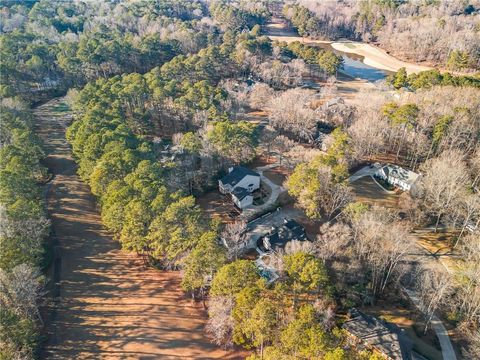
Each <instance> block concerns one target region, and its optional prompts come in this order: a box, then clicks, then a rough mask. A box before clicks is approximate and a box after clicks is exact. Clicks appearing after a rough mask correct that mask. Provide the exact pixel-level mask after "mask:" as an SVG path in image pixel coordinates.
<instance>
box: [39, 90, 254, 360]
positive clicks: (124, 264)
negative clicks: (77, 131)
mask: <svg viewBox="0 0 480 360" xmlns="http://www.w3.org/2000/svg"><path fill="white" fill-rule="evenodd" d="M60 104H61V101H60V100H58V99H56V100H52V101H50V102H48V103H47V104H44V105H42V106H39V107H38V108H37V109H36V110H35V116H36V127H37V131H38V133H39V134H40V136H41V138H42V139H43V141H44V143H45V150H46V153H47V154H48V157H47V159H46V160H47V161H46V162H47V165H48V167H49V169H50V171H52V172H53V174H54V176H55V177H54V179H53V180H52V182H51V186H50V188H49V189H48V194H47V199H48V209H49V215H50V217H51V219H52V227H53V231H54V233H55V234H56V237H57V239H58V246H57V251H56V253H57V255H58V256H57V257H56V259H55V260H54V264H55V265H56V266H55V267H56V268H57V270H58V271H57V272H56V273H55V274H56V275H55V276H54V279H55V282H56V283H57V284H58V287H57V291H56V292H55V294H54V295H55V299H54V300H55V301H54V303H53V306H51V309H50V314H51V316H50V318H48V319H47V321H46V323H47V330H48V331H49V340H48V342H47V344H46V346H45V349H44V352H43V354H42V358H50V359H76V360H80V359H102V360H104V359H167V360H169V359H234V358H235V359H236V358H243V357H245V354H237V353H228V352H225V351H223V350H220V349H218V348H217V347H216V346H215V345H213V344H211V343H210V342H209V340H208V339H207V338H206V336H205V334H204V325H205V319H206V314H205V312H204V311H203V310H202V309H199V308H198V306H197V305H196V304H193V303H192V302H191V301H190V300H188V299H186V298H185V297H184V294H183V292H182V291H181V290H180V276H179V274H178V273H177V272H161V271H156V270H153V269H145V268H143V267H142V264H141V262H140V261H139V260H138V259H137V258H136V257H131V256H129V255H128V254H125V253H123V252H121V251H120V249H119V245H118V243H117V242H116V241H115V240H113V239H112V238H111V237H110V236H109V235H108V234H107V233H106V231H105V230H104V229H103V227H102V225H101V221H100V215H99V213H98V209H97V206H96V204H95V199H94V197H93V196H92V195H91V194H90V191H89V188H88V186H87V185H86V184H84V183H83V182H81V181H80V179H79V177H78V176H77V175H76V165H75V163H74V161H73V159H72V157H71V153H70V148H69V146H68V144H67V143H66V141H65V128H66V125H67V124H68V122H69V121H70V116H69V114H68V112H61V111H62V110H63V111H65V109H64V108H63V109H62V106H61V105H60ZM240 355H243V356H240Z"/></svg>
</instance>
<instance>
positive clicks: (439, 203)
mask: <svg viewBox="0 0 480 360" xmlns="http://www.w3.org/2000/svg"><path fill="white" fill-rule="evenodd" d="M463 157H464V156H463V154H462V153H461V152H460V151H446V152H444V153H442V154H441V155H440V156H439V157H438V158H434V159H430V160H428V161H426V162H425V163H424V164H423V166H422V167H421V169H422V171H423V175H422V177H421V178H420V181H419V186H418V189H419V191H420V194H421V196H423V199H424V206H425V207H426V208H427V209H428V210H429V211H430V213H431V214H432V215H434V216H436V223H435V231H436V230H437V229H438V225H439V223H440V219H441V217H442V216H443V215H444V214H445V213H447V212H448V211H450V210H451V207H452V205H453V204H454V203H455V199H457V198H458V197H459V196H461V195H463V194H464V192H465V191H466V187H467V185H468V180H469V175H468V170H467V167H466V164H465V162H464V161H463Z"/></svg>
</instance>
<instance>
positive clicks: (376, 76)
mask: <svg viewBox="0 0 480 360" xmlns="http://www.w3.org/2000/svg"><path fill="white" fill-rule="evenodd" d="M310 45H314V46H318V47H321V48H322V49H325V50H330V51H333V52H334V53H335V54H337V55H340V56H341V57H342V58H343V69H342V70H341V72H342V73H344V74H346V75H348V76H351V77H353V78H359V79H363V80H367V81H372V82H373V81H377V80H381V79H384V78H385V77H387V76H388V75H390V74H392V72H390V71H386V70H382V69H377V68H375V67H373V66H369V65H367V64H365V63H364V62H363V59H364V58H363V56H360V55H356V54H351V53H346V52H343V51H338V50H335V49H334V48H333V47H332V46H331V45H330V44H310Z"/></svg>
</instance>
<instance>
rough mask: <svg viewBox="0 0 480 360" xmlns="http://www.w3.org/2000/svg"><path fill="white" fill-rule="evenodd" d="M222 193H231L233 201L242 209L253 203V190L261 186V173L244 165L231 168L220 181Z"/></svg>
mask: <svg viewBox="0 0 480 360" xmlns="http://www.w3.org/2000/svg"><path fill="white" fill-rule="evenodd" d="M218 188H219V190H220V192H221V193H222V194H231V196H232V201H233V203H234V204H235V205H236V206H237V207H238V208H240V209H244V208H246V207H247V206H249V205H252V204H253V195H252V192H253V191H255V190H257V189H259V188H260V175H259V174H258V173H256V172H255V171H253V170H250V169H248V168H246V167H243V166H236V167H234V168H230V169H229V173H228V174H227V175H225V176H224V177H223V178H222V179H220V180H219V181H218Z"/></svg>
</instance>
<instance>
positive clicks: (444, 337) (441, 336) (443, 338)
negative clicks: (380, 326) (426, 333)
mask: <svg viewBox="0 0 480 360" xmlns="http://www.w3.org/2000/svg"><path fill="white" fill-rule="evenodd" d="M404 290H405V292H406V293H407V295H408V297H409V298H410V300H412V302H413V303H414V304H415V306H416V307H417V308H418V309H420V311H423V309H424V308H425V306H424V304H423V302H422V300H421V299H419V297H418V296H417V294H416V293H415V292H414V291H412V290H409V289H404ZM430 325H431V327H432V329H433V330H434V331H435V333H436V334H437V337H438V341H439V342H440V347H441V348H442V356H443V359H444V360H456V359H457V356H456V355H455V351H454V350H453V346H452V343H451V342H450V337H449V336H448V330H447V329H446V328H445V326H443V323H442V320H440V319H439V318H438V317H437V316H433V318H432V321H431V323H430Z"/></svg>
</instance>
